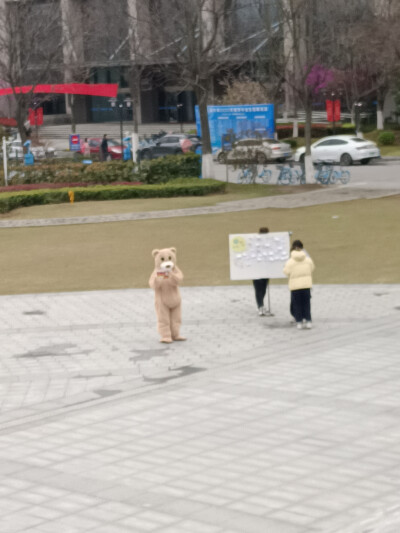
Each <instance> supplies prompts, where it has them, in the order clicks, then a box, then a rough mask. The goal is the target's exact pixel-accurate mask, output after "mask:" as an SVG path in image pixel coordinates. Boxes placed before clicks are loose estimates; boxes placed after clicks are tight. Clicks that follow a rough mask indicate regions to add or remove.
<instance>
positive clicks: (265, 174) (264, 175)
mask: <svg viewBox="0 0 400 533" xmlns="http://www.w3.org/2000/svg"><path fill="white" fill-rule="evenodd" d="M258 177H259V178H260V179H261V181H262V182H263V183H269V182H270V180H271V177H272V172H271V171H270V169H269V168H267V165H264V166H263V168H262V170H261V172H260V173H259V175H258Z"/></svg>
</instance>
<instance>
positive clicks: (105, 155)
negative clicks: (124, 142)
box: [100, 133, 108, 161]
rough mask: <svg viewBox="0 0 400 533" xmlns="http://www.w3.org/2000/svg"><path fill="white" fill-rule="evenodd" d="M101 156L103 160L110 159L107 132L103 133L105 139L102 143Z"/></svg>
mask: <svg viewBox="0 0 400 533" xmlns="http://www.w3.org/2000/svg"><path fill="white" fill-rule="evenodd" d="M100 158H101V161H107V159H108V140H107V134H106V133H105V134H104V135H103V140H102V141H101V145H100Z"/></svg>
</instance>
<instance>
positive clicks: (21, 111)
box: [16, 97, 27, 144]
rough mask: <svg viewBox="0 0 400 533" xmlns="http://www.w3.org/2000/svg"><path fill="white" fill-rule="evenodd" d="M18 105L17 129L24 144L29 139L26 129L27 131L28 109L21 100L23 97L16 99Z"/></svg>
mask: <svg viewBox="0 0 400 533" xmlns="http://www.w3.org/2000/svg"><path fill="white" fill-rule="evenodd" d="M16 103H17V106H16V120H17V128H18V132H19V134H20V137H21V141H22V144H24V142H25V141H26V139H27V135H26V129H25V121H26V113H27V109H26V106H25V105H24V101H23V100H22V99H21V97H19V98H18V97H17V98H16Z"/></svg>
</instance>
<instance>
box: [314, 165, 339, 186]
mask: <svg viewBox="0 0 400 533" xmlns="http://www.w3.org/2000/svg"><path fill="white" fill-rule="evenodd" d="M333 165H334V162H333V161H317V162H316V166H317V172H316V173H315V181H319V182H320V183H322V184H323V185H329V183H332V184H334V183H336V180H337V174H336V173H335V171H334V166H333Z"/></svg>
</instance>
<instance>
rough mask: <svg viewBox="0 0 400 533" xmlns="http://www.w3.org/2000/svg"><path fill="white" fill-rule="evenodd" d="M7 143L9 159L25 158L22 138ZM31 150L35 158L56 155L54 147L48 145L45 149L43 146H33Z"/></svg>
mask: <svg viewBox="0 0 400 533" xmlns="http://www.w3.org/2000/svg"><path fill="white" fill-rule="evenodd" d="M7 144H8V146H7V156H8V159H20V160H21V161H22V159H23V158H24V150H23V146H22V142H21V141H20V140H14V141H11V142H10V143H7ZM30 150H31V153H32V154H33V157H34V159H44V158H45V157H46V156H54V155H55V151H54V148H52V147H48V148H46V149H45V148H44V147H43V146H31V149H30ZM2 155H3V154H2Z"/></svg>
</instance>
